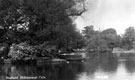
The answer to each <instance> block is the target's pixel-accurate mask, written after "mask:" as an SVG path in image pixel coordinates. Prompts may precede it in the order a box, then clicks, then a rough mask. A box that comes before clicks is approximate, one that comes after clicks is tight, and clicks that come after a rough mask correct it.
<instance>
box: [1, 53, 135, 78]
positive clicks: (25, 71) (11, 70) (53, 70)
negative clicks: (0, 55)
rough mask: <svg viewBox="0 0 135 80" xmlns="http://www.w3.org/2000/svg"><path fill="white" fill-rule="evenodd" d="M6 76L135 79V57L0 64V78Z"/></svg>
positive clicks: (97, 56)
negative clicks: (39, 63) (30, 63)
mask: <svg viewBox="0 0 135 80" xmlns="http://www.w3.org/2000/svg"><path fill="white" fill-rule="evenodd" d="M6 76H8V77H11V76H16V77H19V76H27V77H35V76H37V77H38V78H37V79H36V80H135V59H130V58H129V59H122V60H120V59H118V58H116V57H114V56H113V55H112V54H109V53H108V54H97V55H96V56H95V57H93V58H91V59H89V60H88V61H86V62H84V63H82V62H70V63H69V64H67V63H46V64H41V65H36V64H35V65H11V64H4V65H1V66H0V80H6ZM39 76H42V77H45V78H44V79H42V78H39ZM12 80H13V79H12ZM21 80H23V79H21ZM25 80H26V79H25ZM27 80H31V79H27ZM34 80H35V79H34Z"/></svg>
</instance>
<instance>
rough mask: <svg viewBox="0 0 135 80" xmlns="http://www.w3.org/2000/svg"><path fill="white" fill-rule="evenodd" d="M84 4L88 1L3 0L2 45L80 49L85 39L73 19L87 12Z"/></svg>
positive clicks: (1, 1) (1, 20)
mask: <svg viewBox="0 0 135 80" xmlns="http://www.w3.org/2000/svg"><path fill="white" fill-rule="evenodd" d="M84 4H85V0H70V1H69V0H6V1H5V0H0V11H1V12H0V34H1V35H0V38H1V39H0V42H6V43H8V44H9V45H12V44H14V43H15V44H17V45H18V44H19V45H20V43H22V42H27V43H28V45H29V46H34V45H35V46H36V45H37V46H38V45H41V44H44V43H46V42H47V43H48V45H49V46H52V45H53V46H56V49H57V50H60V49H62V48H64V49H65V50H67V49H68V48H81V47H82V45H83V38H82V35H81V34H80V33H78V31H77V30H76V28H75V25H74V24H73V19H74V18H75V17H76V16H80V15H81V14H82V13H84V12H85V11H86V9H85V5H84ZM74 44H75V45H76V46H73V45H74ZM17 45H16V46H17ZM78 45H79V46H78ZM38 47H39V48H40V46H38ZM41 48H43V47H41ZM16 49H20V48H19V47H17V48H16V47H15V51H17V50H16ZM13 51H14V50H13ZM26 51H27V50H26ZM11 53H13V52H11ZM19 53H20V54H22V52H19ZM22 57H23V56H22Z"/></svg>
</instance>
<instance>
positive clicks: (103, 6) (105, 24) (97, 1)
mask: <svg viewBox="0 0 135 80" xmlns="http://www.w3.org/2000/svg"><path fill="white" fill-rule="evenodd" d="M86 7H87V9H88V11H87V12H86V13H84V14H83V15H82V17H78V19H77V20H76V23H77V27H78V28H79V29H80V30H82V29H83V27H85V26H87V25H94V27H95V28H96V29H98V30H99V29H100V30H104V29H107V28H114V29H116V31H117V33H118V34H123V33H124V31H125V29H126V28H128V27H130V26H133V27H135V0H87V2H86Z"/></svg>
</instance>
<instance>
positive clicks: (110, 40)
mask: <svg viewBox="0 0 135 80" xmlns="http://www.w3.org/2000/svg"><path fill="white" fill-rule="evenodd" d="M101 34H102V38H103V39H104V40H106V43H107V46H108V48H110V49H113V48H114V47H119V45H120V36H119V35H117V32H116V30H115V29H113V28H109V29H106V30H103V31H102V33H101Z"/></svg>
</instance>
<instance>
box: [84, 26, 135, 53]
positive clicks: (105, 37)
mask: <svg viewBox="0 0 135 80" xmlns="http://www.w3.org/2000/svg"><path fill="white" fill-rule="evenodd" d="M83 35H84V38H85V39H86V44H87V50H88V51H106V50H112V49H113V48H117V47H118V48H122V49H125V50H130V49H135V29H134V27H129V28H127V29H126V30H125V33H124V34H123V35H118V34H117V32H116V30H115V29H113V28H109V29H106V30H103V31H100V30H94V26H86V27H85V29H84V30H83Z"/></svg>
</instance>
